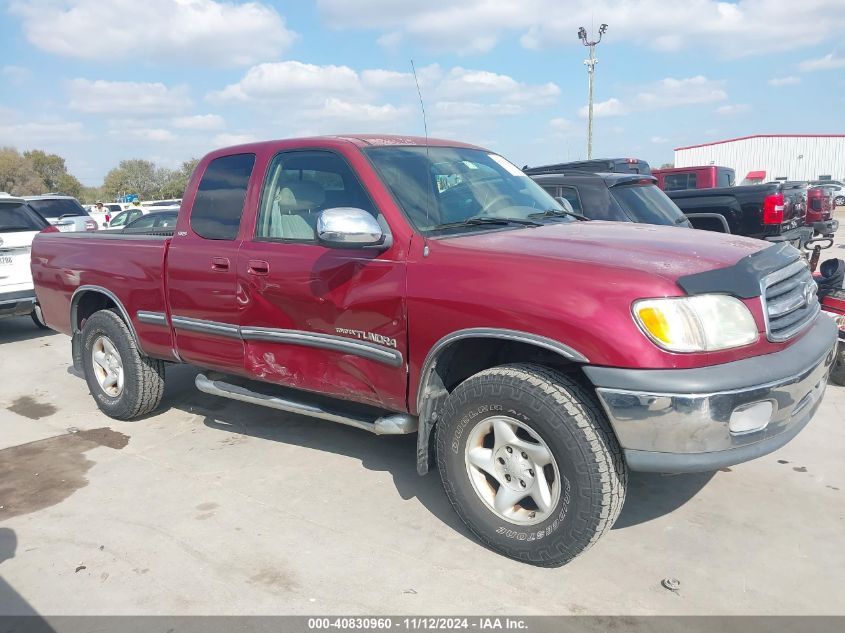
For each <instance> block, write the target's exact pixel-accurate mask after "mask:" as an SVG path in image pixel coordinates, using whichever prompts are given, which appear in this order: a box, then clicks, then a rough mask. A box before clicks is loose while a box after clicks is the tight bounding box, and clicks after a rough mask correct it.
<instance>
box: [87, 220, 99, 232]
mask: <svg viewBox="0 0 845 633" xmlns="http://www.w3.org/2000/svg"><path fill="white" fill-rule="evenodd" d="M85 230H86V231H96V230H97V223H96V222H95V221H94V220H85Z"/></svg>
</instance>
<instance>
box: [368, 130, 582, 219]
mask: <svg viewBox="0 0 845 633" xmlns="http://www.w3.org/2000/svg"><path fill="white" fill-rule="evenodd" d="M364 151H365V153H366V154H367V156H368V157H369V158H370V160H371V161H372V162H373V164H374V165H375V168H376V170H377V171H378V173H379V175H380V176H381V177H382V179H383V180H384V182H385V183H386V184H387V186H388V187H389V188H390V191H391V192H392V193H393V196H394V198H395V199H396V202H397V203H398V204H399V206H400V207H401V208H402V210H403V211H404V212H405V215H406V216H407V217H408V219H409V220H410V221H411V222H412V223H413V224H414V226H415V227H416V228H417V229H418V230H419V231H421V232H422V233H426V234H434V235H441V234H449V233H454V232H456V231H466V230H485V229H487V230H489V229H491V228H492V229H495V228H502V225H506V222H504V221H506V220H517V221H527V220H529V219H532V218H534V217H535V215H536V214H537V213H543V212H545V211H549V210H553V211H561V210H562V208H561V206H560V205H559V204H558V203H557V202H556V201H555V200H554V198H552V197H551V196H550V195H549V194H548V193H546V192H545V191H544V190H543V189H542V187H540V186H539V185H538V184H537V183H535V182H534V181H533V180H531V179H530V178H529V177H528V176H526V175H525V174H523V173H522V172H521V171H520V170H519V169H518V168H517V167H515V166H514V165H512V164H511V163H509V162H508V161H507V160H505V159H504V158H502V157H501V156H499V155H497V154H491V153H489V152H485V151H483V150H478V149H468V148H457V147H429V148H425V147H396V146H392V147H373V148H368V149H366V150H364ZM529 216H531V218H529ZM488 218H489V219H501V220H504V221H503V222H501V223H487V222H479V223H477V224H476V223H473V220H478V219H488ZM570 220H571V219H570V218H568V217H566V216H561V217H557V216H554V217H552V216H550V217H548V218H544V219H543V221H547V222H568V221H570ZM467 221H469V224H468V225H461V224H459V225H458V226H446V225H454V224H456V223H463V222H467ZM528 224H529V225H530V224H536V222H528ZM513 225H514V226H521V225H524V224H517V223H516V222H514V223H513Z"/></svg>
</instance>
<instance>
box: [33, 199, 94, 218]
mask: <svg viewBox="0 0 845 633" xmlns="http://www.w3.org/2000/svg"><path fill="white" fill-rule="evenodd" d="M29 204H30V206H31V207H32V208H33V209H35V210H36V211H38V213H40V214H41V215H43V216H44V217H45V218H47V219H48V220H57V219H58V218H60V217H62V216H63V215H67V216H85V217H88V214H87V213H86V212H85V209H83V208H82V205H81V204H79V202H77V200H76V198H52V199H49V200H29Z"/></svg>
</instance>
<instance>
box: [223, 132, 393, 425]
mask: <svg viewBox="0 0 845 633" xmlns="http://www.w3.org/2000/svg"><path fill="white" fill-rule="evenodd" d="M336 207H354V208H358V209H364V210H365V211H368V212H369V213H372V214H373V215H374V216H375V217H376V218H379V215H380V214H379V210H378V208H377V207H376V206H375V204H374V203H373V201H372V199H371V197H370V196H369V195H368V193H367V191H366V190H365V188H364V186H363V185H362V184H361V182H360V180H359V178H358V177H357V175H356V174H355V172H354V170H353V169H352V168H351V167H350V165H349V163H348V162H347V160H346V159H345V158H344V157H343V156H342V155H341V154H340V153H338V152H335V151H328V150H315V149H307V150H292V151H287V152H282V153H279V154H277V155H275V156H274V157H272V158H271V159H270V160H269V164H268V167H267V170H266V174H265V178H264V184H263V188H262V192H261V197H260V200H259V202H258V209H257V213H256V221H255V230H254V235H253V236H252V238H251V239H246V240H244V242H243V243H242V245H241V249H240V252H239V255H238V281H239V295H240V300H241V301H242V302H243V305H242V306H241V307H242V313H241V335H242V338H243V341H244V362H245V369H246V372H247V373H248V374H250V375H253V376H255V377H256V378H258V379H261V380H265V381H270V382H274V383H278V384H281V385H286V386H290V387H295V388H297V389H305V390H309V391H314V392H318V393H322V394H325V395H329V396H339V397H343V398H346V399H351V400H357V401H360V402H364V403H368V404H373V405H378V406H382V407H385V408H388V409H393V410H402V409H404V408H405V406H406V403H405V396H406V385H407V341H406V307H405V263H404V261H402V255H401V249H398V248H396V247H392V248H388V249H387V250H373V249H338V248H329V247H326V246H324V245H322V244H320V243H319V242H318V240H317V234H316V227H317V218H318V216H319V214H320V212H321V211H323V210H325V209H330V208H336ZM379 220H380V222H382V225H383V226H385V227H386V223H384V221H383V219H381V218H379Z"/></svg>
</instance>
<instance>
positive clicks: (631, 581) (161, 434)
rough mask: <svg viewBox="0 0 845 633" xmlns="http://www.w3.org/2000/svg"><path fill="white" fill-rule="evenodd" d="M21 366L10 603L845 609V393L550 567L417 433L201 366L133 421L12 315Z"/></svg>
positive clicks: (267, 608)
mask: <svg viewBox="0 0 845 633" xmlns="http://www.w3.org/2000/svg"><path fill="white" fill-rule="evenodd" d="M838 217H839V218H840V221H845V210H843V209H839V212H838ZM843 233H845V230H843V231H841V232H840V234H843ZM832 255H836V256H839V257H845V240H843V239H842V238H840V240H839V243H838V245H837V247H836V248H834V249H833V250H832V251H828V252H827V253H826V254H825V257H826V256H832ZM0 376H2V381H0V614H7V615H8V614H13V613H32V612H33V611H35V612H38V613H41V614H271V613H273V614H313V613H347V614H359V613H360V614H416V615H419V614H446V613H484V614H523V615H527V614H715V613H719V614H821V613H825V614H834V613H835V614H845V602H843V601H842V599H841V598H842V593H841V592H842V589H841V587H842V585H843V583H845V460H843V448H844V447H845V424H843V421H845V387H836V386H833V385H831V386H830V387H829V389H828V392H827V395H826V397H825V400H824V402H823V403H822V405H821V408H820V409H819V412H818V414H817V415H816V418H815V419H814V420H813V422H812V423H811V424H810V425H809V426H808V427H807V428H806V429H805V430H804V431H803V432H802V433H801V434H800V435H799V436H798V437H797V438H796V439H795V440H794V441H793V442H792V443H790V444H788V445H787V446H786V447H784V448H782V449H781V450H780V451H778V452H776V453H774V454H772V455H769V456H766V457H764V458H761V459H759V460H757V461H754V462H751V463H747V464H743V465H740V466H735V467H732V468H730V469H725V470H724V471H720V472H717V473H706V474H698V475H684V476H657V475H642V474H639V475H638V474H634V475H632V477H631V483H630V488H629V492H628V499H627V502H626V505H625V508H624V510H623V512H622V516H621V518H620V519H619V521H618V523H617V525H616V526H615V528H614V529H613V530H612V531H611V532H610V533H609V534H608V535H607V536H606V537H605V538H604V539H603V540H601V541H600V542H599V543H598V545H597V546H596V547H595V548H593V549H592V550H591V551H589V552H587V553H586V554H585V555H583V556H582V557H581V558H579V559H577V560H576V561H575V562H574V563H572V564H570V565H568V566H567V567H565V568H562V569H553V570H548V569H538V568H533V567H529V566H526V565H523V564H519V563H516V562H513V561H510V560H507V559H505V558H502V557H500V556H497V555H496V554H493V553H492V552H490V551H488V550H486V549H485V548H483V547H482V546H480V545H478V544H477V543H476V542H475V541H473V540H472V538H471V537H470V536H469V535H468V533H467V531H466V530H465V529H464V528H463V526H462V525H461V524H460V522H459V520H458V518H457V516H456V515H455V514H454V513H453V511H452V510H451V508H450V506H449V504H448V502H447V500H446V498H445V496H444V495H443V493H442V492H441V489H440V484H439V481H438V477H437V475H436V473H434V474H430V475H429V476H427V477H423V478H420V477H418V476H417V475H416V472H415V460H414V455H415V447H414V441H415V438H414V437H376V436H372V435H370V434H368V433H365V432H363V431H358V430H355V429H351V428H346V427H342V426H337V425H333V424H331V423H327V422H321V421H317V420H311V419H308V418H302V417H297V416H291V415H285V414H282V413H279V412H273V411H270V410H265V409H262V408H259V407H253V406H250V405H246V404H240V403H236V402H229V401H225V400H222V399H216V398H213V397H211V396H206V395H204V394H201V393H198V392H197V391H195V390H194V388H193V386H192V381H193V377H194V371H193V370H192V369H190V368H188V367H172V368H170V369H169V370H168V387H167V393H166V396H165V400H164V403H163V406H162V408H161V410H160V412H158V413H157V414H156V415H153V416H150V417H148V418H146V419H143V420H140V421H135V422H127V423H120V422H116V421H113V420H110V419H109V418H106V417H105V416H103V415H102V414H100V413H99V411H98V410H97V408H96V407H95V405H94V402H93V400H92V399H91V398H90V396H89V395H88V390H87V387H86V385H85V382H84V380H83V379H81V378H80V377H78V376H77V375H75V374H74V373H73V370H72V368H71V367H70V340H69V339H68V338H67V337H65V336H63V335H59V334H52V333H51V334H47V335H44V334H42V333H41V332H40V331H38V330H36V329H35V328H34V327H33V326H32V324H31V322H30V320H29V319H28V318H26V319H7V320H3V321H0ZM667 577H672V578H677V579H678V580H680V583H681V584H680V589H679V591H677V592H672V591H668V590H666V589H664V588H663V587H661V580H662V579H664V578H667ZM837 596H838V598H837Z"/></svg>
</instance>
